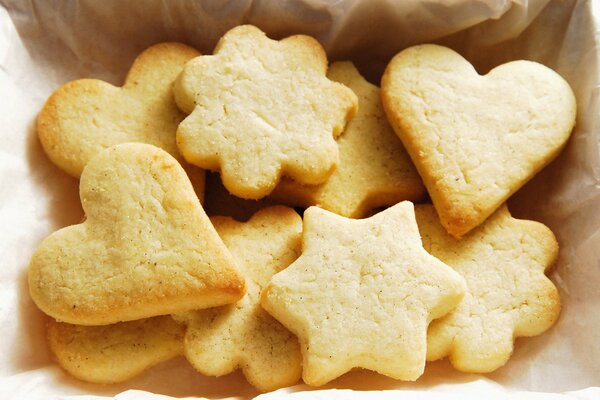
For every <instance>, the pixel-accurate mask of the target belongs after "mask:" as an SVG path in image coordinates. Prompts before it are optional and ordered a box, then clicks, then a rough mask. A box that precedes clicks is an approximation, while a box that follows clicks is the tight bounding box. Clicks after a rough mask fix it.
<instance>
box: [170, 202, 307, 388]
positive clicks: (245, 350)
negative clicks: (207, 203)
mask: <svg viewBox="0 0 600 400" xmlns="http://www.w3.org/2000/svg"><path fill="white" fill-rule="evenodd" d="M211 220H212V222H213V224H214V225H215V228H216V229H217V232H218V233H219V235H220V236H221V238H222V239H223V241H224V242H225V244H226V245H227V247H228V248H229V250H230V251H231V253H232V255H233V256H234V258H235V259H236V260H237V261H239V265H240V268H242V269H243V270H244V271H245V272H246V274H247V277H248V280H247V282H246V284H247V287H248V292H247V293H246V296H244V298H243V299H242V300H240V301H238V302H237V303H236V304H232V305H229V306H223V307H218V308H214V309H210V310H203V311H196V312H191V313H187V314H185V315H183V316H181V318H182V320H183V321H185V322H186V323H187V324H188V330H187V334H186V336H185V353H186V357H187V359H188V360H189V361H190V363H191V364H192V365H193V366H194V367H195V368H196V369H198V371H200V372H201V373H202V374H205V375H210V376H221V375H225V374H228V373H230V372H233V371H234V370H235V369H236V368H241V369H242V371H243V372H244V375H245V376H246V378H247V379H248V381H249V382H250V383H251V384H252V385H254V386H255V387H256V388H257V389H259V390H262V391H268V390H275V389H277V388H280V387H284V386H289V385H293V384H295V383H296V382H298V380H299V379H300V375H301V373H302V367H301V362H302V357H301V354H300V346H299V344H298V339H297V338H296V337H295V336H294V335H293V334H292V333H291V332H290V331H288V330H287V329H286V328H285V327H283V326H282V325H281V324H280V323H279V322H277V321H276V320H275V319H274V318H273V317H271V316H270V315H269V314H267V313H266V312H265V311H264V310H263V309H262V308H261V306H260V304H259V298H260V291H261V289H262V288H263V287H264V286H265V285H266V284H267V282H268V281H269V280H270V279H271V276H272V275H273V274H275V273H277V272H279V271H281V270H282V269H284V268H286V267H287V266H288V265H289V264H290V263H291V262H292V261H294V260H295V259H296V258H297V257H298V255H299V253H300V245H301V235H302V220H301V218H300V216H299V215H298V214H297V213H296V212H295V211H294V210H292V209H290V208H286V207H281V206H278V207H270V208H266V209H263V210H261V211H259V212H258V213H257V214H255V215H254V216H253V217H252V219H250V221H248V222H246V223H240V222H236V221H234V220H232V219H230V218H225V217H213V218H212V219H211Z"/></svg>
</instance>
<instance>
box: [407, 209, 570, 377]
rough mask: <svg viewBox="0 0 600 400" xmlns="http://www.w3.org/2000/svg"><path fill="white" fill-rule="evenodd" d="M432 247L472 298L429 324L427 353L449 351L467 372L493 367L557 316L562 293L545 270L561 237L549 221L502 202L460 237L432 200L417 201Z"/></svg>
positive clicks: (427, 246) (433, 356)
mask: <svg viewBox="0 0 600 400" xmlns="http://www.w3.org/2000/svg"><path fill="white" fill-rule="evenodd" d="M415 211H416V215H417V223H418V225H419V230H420V232H421V236H422V238H423V245H424V246H425V249H426V250H427V251H429V252H430V253H431V254H432V255H434V256H435V257H437V258H439V259H440V260H441V261H443V262H444V263H446V264H448V265H449V266H451V267H452V268H454V270H456V272H458V273H459V274H461V275H462V276H463V277H464V278H465V281H466V282H467V292H466V294H465V297H464V298H463V300H462V301H461V302H460V304H459V305H458V306H457V307H456V309H455V310H453V311H452V312H450V314H448V315H446V316H445V317H443V318H440V319H438V320H435V321H433V322H432V323H431V325H430V326H429V331H428V336H427V359H428V360H437V359H439V358H442V357H445V356H449V357H450V362H452V365H454V367H455V368H457V369H459V370H461V371H465V372H479V373H481V372H491V371H493V370H495V369H497V368H500V367H501V366H502V365H504V364H505V363H506V361H507V360H508V358H509V357H510V355H511V353H512V349H513V341H514V338H515V337H518V336H535V335H539V334H541V333H543V332H544V331H545V330H547V329H548V328H549V327H550V326H552V324H554V322H555V321H556V319H557V318H558V315H559V313H560V299H559V296H558V291H557V290H556V287H555V286H554V285H553V284H552V282H551V281H550V280H549V279H548V278H547V277H546V276H545V275H544V271H546V270H547V269H548V268H549V267H550V266H551V265H552V264H553V263H554V261H555V260H556V257H557V254H558V244H557V242H556V239H555V238H554V235H553V234H552V232H551V231H550V230H549V229H548V228H546V227H545V226H544V225H542V224H540V223H538V222H533V221H524V220H518V219H515V218H512V217H511V215H510V213H509V212H508V209H507V208H506V206H501V207H500V208H499V209H498V210H497V211H496V212H495V213H494V214H492V215H491V216H490V217H489V218H488V220H487V221H486V222H484V223H483V224H482V225H480V226H479V227H477V228H476V229H474V230H473V231H471V232H470V233H469V234H468V235H466V236H465V237H463V238H462V239H461V240H457V239H455V238H453V237H452V236H450V235H449V234H448V233H447V232H446V231H445V230H444V228H443V227H442V226H441V225H440V223H439V219H438V217H437V214H436V212H435V209H434V208H433V207H432V206H430V205H420V206H417V207H416V210H415Z"/></svg>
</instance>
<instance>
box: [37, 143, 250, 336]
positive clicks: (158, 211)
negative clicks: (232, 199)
mask: <svg viewBox="0 0 600 400" xmlns="http://www.w3.org/2000/svg"><path fill="white" fill-rule="evenodd" d="M79 192H80V197H81V202H82V206H83V210H84V211H85V214H86V217H87V219H86V221H85V222H83V223H82V224H79V225H74V226H70V227H67V228H63V229H61V230H59V231H57V232H55V233H53V234H52V235H50V236H49V237H47V238H46V239H45V240H44V241H43V242H42V243H41V244H40V245H39V247H38V248H37V249H36V251H35V252H34V254H33V256H32V259H31V262H30V265H29V290H30V293H31V297H32V298H33V300H34V301H35V303H36V304H37V305H38V307H40V309H41V310H42V311H44V312H45V313H46V314H48V315H50V316H52V317H53V318H55V319H58V320H61V321H64V322H68V323H72V324H79V325H106V324H111V323H115V322H119V321H128V320H135V319H141V318H146V317H152V316H156V315H164V314H170V313H175V312H184V311H190V310H194V309H199V308H207V307H213V306H217V305H223V304H228V303H232V302H234V301H236V300H238V299H239V298H241V297H242V296H243V294H244V279H243V277H241V276H240V275H239V273H238V271H237V269H236V267H235V262H234V260H233V259H232V257H231V255H230V254H229V252H228V251H227V248H226V247H225V245H224V244H223V242H222V241H221V239H220V238H219V236H218V235H217V233H216V232H215V230H214V228H213V226H212V224H211V223H210V221H209V220H208V217H207V216H206V214H205V213H204V211H203V210H202V207H201V206H200V203H199V202H198V199H197V197H196V195H195V194H194V191H193V189H192V186H191V184H190V181H189V179H188V178H187V176H186V175H185V172H184V171H183V169H182V168H181V166H180V165H179V164H178V163H177V161H176V160H175V159H174V158H173V157H171V156H170V155H169V154H168V153H166V152H165V151H163V150H161V149H159V148H157V147H154V146H151V145H147V144H141V143H127V144H121V145H116V146H113V147H111V148H109V149H107V150H104V151H102V152H101V153H100V154H98V155H97V156H96V157H94V158H93V159H92V160H91V161H90V162H89V163H88V165H87V166H86V168H85V169H84V172H83V174H82V175H81V180H80V186H79Z"/></svg>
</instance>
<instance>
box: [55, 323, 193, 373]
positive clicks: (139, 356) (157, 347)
mask: <svg viewBox="0 0 600 400" xmlns="http://www.w3.org/2000/svg"><path fill="white" fill-rule="evenodd" d="M184 334H185V326H184V325H181V324H178V323H176V322H175V321H173V319H172V318H171V317H170V316H168V315H166V316H161V317H154V318H146V319H141V320H137V321H128V322H120V323H117V324H112V325H104V326H82V325H72V324H65V323H64V322H57V321H55V320H50V321H49V322H48V335H47V336H48V345H49V346H50V349H51V350H52V352H53V353H54V356H55V358H56V360H57V361H58V363H59V364H60V365H61V367H63V368H64V369H65V370H66V371H68V372H69V373H70V374H71V375H73V376H74V377H76V378H78V379H81V380H83V381H86V382H94V383H115V382H121V381H124V380H127V379H129V378H132V377H134V376H136V375H138V374H139V373H141V372H142V371H144V370H145V369H147V368H150V367H151V366H153V365H155V364H158V363H160V362H162V361H166V360H168V359H170V358H173V357H176V356H178V355H180V354H182V353H183V335H184Z"/></svg>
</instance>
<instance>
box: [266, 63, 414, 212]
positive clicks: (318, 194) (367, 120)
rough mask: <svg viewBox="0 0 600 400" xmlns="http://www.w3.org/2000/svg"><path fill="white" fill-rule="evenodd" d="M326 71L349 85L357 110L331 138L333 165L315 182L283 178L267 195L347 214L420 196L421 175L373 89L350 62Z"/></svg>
mask: <svg viewBox="0 0 600 400" xmlns="http://www.w3.org/2000/svg"><path fill="white" fill-rule="evenodd" d="M327 76H328V77H329V79H332V80H334V81H336V82H340V83H342V84H344V85H346V86H348V87H349V88H350V89H352V90H353V91H354V93H356V95H357V96H358V101H359V103H358V104H359V107H358V113H357V114H356V116H355V117H354V118H353V119H352V121H350V122H349V123H348V126H347V127H346V129H345V130H344V134H343V135H342V136H340V137H339V138H338V139H337V143H338V147H339V152H340V160H339V162H338V165H337V167H336V168H335V170H334V171H333V173H332V174H331V176H330V177H329V178H328V179H327V182H325V183H323V184H321V185H310V186H309V185H301V184H299V183H297V182H294V181H291V180H289V179H285V180H283V181H282V182H281V183H280V184H279V186H277V188H276V189H275V191H273V193H272V194H271V197H274V198H275V199H278V200H282V201H284V202H285V203H288V204H292V205H298V206H305V207H306V206H311V205H316V206H319V207H321V208H323V209H325V210H328V211H331V212H334V213H336V214H339V215H343V216H345V217H350V218H362V217H365V216H366V215H367V214H368V213H369V212H370V211H371V210H373V209H375V208H377V207H382V206H386V205H391V204H396V203H398V202H400V201H403V200H411V201H416V200H419V199H420V198H421V197H423V195H424V194H425V187H424V186H423V182H422V181H421V177H420V176H419V174H418V173H417V170H416V169H415V166H414V165H413V163H412V161H411V160H410V157H409V156H408V154H407V153H406V150H404V147H403V146H402V142H401V141H400V139H398V136H396V134H395V133H394V130H393V129H392V127H391V126H390V124H389V123H388V121H387V119H386V117H385V114H384V112H383V107H382V105H381V97H380V94H379V88H377V86H375V85H373V84H371V83H369V82H367V81H366V80H365V78H363V77H362V76H361V75H360V73H359V72H358V71H357V70H356V68H355V67H354V65H353V64H352V63H351V62H338V63H334V64H332V65H331V66H330V67H329V71H328V72H327Z"/></svg>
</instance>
